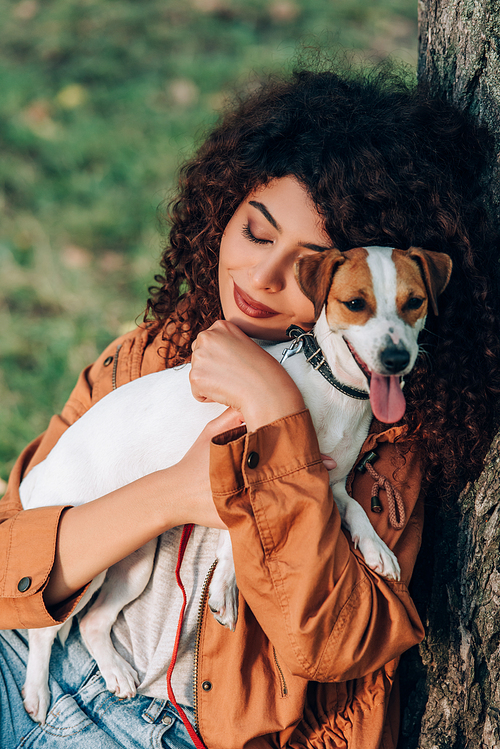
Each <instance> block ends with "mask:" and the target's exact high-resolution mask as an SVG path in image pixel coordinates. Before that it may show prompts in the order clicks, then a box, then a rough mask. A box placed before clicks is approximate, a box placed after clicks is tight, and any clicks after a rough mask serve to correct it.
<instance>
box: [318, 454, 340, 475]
mask: <svg viewBox="0 0 500 749" xmlns="http://www.w3.org/2000/svg"><path fill="white" fill-rule="evenodd" d="M321 460H322V461H323V465H324V466H325V468H326V469H327V470H328V471H333V469H334V468H337V464H336V462H335V461H334V459H333V458H330V456H329V455H324V454H323V453H321Z"/></svg>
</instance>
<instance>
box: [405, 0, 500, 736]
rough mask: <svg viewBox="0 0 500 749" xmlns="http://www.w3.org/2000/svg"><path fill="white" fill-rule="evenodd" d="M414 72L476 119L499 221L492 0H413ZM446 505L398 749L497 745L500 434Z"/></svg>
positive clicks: (498, 25)
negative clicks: (476, 472)
mask: <svg viewBox="0 0 500 749" xmlns="http://www.w3.org/2000/svg"><path fill="white" fill-rule="evenodd" d="M419 44H420V48H419V63H418V76H419V80H425V81H426V82H427V83H428V84H429V85H430V87H431V90H432V91H433V92H434V93H436V94H438V95H439V96H444V98H446V99H447V100H448V101H452V102H454V103H455V104H457V105H458V106H459V107H460V108H462V109H464V110H466V111H468V112H470V113H471V114H473V115H474V116H476V117H478V118H479V120H480V121H481V122H483V123H485V124H486V125H487V126H488V127H489V129H490V131H491V132H492V133H493V135H494V137H495V142H496V154H497V157H496V159H494V160H493V161H492V163H491V165H490V167H489V169H488V171H487V173H486V174H484V175H481V178H482V180H483V184H484V188H485V202H486V205H487V207H488V209H489V210H490V212H491V214H492V216H493V218H494V220H496V221H497V222H498V221H500V0H420V2H419ZM485 466H486V467H485V469H484V471H483V473H482V475H481V477H480V478H479V479H478V481H477V482H475V483H474V484H471V485H468V486H467V487H465V489H464V490H463V492H462V493H461V494H460V496H459V497H458V499H457V502H456V504H455V505H453V509H449V508H448V509H441V508H439V507H437V506H433V504H432V502H431V505H430V507H429V508H428V512H427V518H426V532H425V536H424V543H423V548H422V553H421V555H420V559H419V562H418V565H417V569H416V572H415V578H414V587H413V590H412V593H413V595H414V597H415V600H416V602H417V606H418V607H419V610H420V613H421V615H422V618H423V621H424V625H425V627H426V633H427V634H426V639H425V641H424V642H423V644H422V645H421V646H420V648H419V649H418V651H417V649H416V648H415V649H413V651H410V653H409V654H407V655H406V656H405V657H404V658H403V662H402V684H403V690H402V697H403V706H404V720H403V726H402V737H401V740H400V744H399V745H398V748H400V749H466V748H467V749H486V748H488V749H499V748H500V560H499V548H500V504H499V501H500V433H499V434H498V435H497V437H496V438H495V440H494V441H493V444H492V446H491V449H490V453H489V455H488V456H487V459H486V462H485Z"/></svg>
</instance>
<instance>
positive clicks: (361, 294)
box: [327, 247, 377, 330]
mask: <svg viewBox="0 0 500 749" xmlns="http://www.w3.org/2000/svg"><path fill="white" fill-rule="evenodd" d="M344 256H345V258H346V263H345V265H343V266H342V268H339V270H338V272H337V273H336V274H335V276H334V278H333V279H332V283H331V286H330V292H329V294H328V302H327V310H328V312H327V317H328V324H329V325H330V327H331V328H332V330H334V329H336V328H337V329H338V328H340V329H345V328H349V327H350V326H351V325H364V324H365V323H366V322H367V321H368V320H369V319H370V317H373V316H374V315H376V314H377V300H376V299H375V294H374V292H373V279H372V274H371V270H370V268H369V266H368V263H367V261H366V259H367V257H368V251H367V250H366V249H365V248H364V247H356V248H354V249H352V250H348V251H347V252H345V253H344Z"/></svg>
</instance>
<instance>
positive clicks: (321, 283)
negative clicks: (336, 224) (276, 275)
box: [295, 247, 346, 319]
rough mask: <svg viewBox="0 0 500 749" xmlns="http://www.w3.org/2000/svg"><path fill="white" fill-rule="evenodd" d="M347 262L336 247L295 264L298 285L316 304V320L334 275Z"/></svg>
mask: <svg viewBox="0 0 500 749" xmlns="http://www.w3.org/2000/svg"><path fill="white" fill-rule="evenodd" d="M345 261H346V258H345V255H344V253H342V252H340V250H337V249H336V248H335V247H334V248H332V249H331V250H326V251H325V252H319V253H318V254H315V255H305V256H304V257H301V258H299V259H298V260H297V262H296V263H295V277H296V279H297V283H298V284H299V288H300V290H301V291H302V293H303V294H305V296H306V297H307V298H308V299H310V300H311V302H312V303H313V304H314V315H315V318H316V319H318V317H319V314H320V312H321V310H322V309H323V307H324V305H325V303H326V299H327V296H328V292H329V290H330V286H331V283H332V278H333V275H334V273H335V272H336V270H337V268H339V267H340V266H341V265H342V264H343V263H345Z"/></svg>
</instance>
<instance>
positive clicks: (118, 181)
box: [0, 0, 417, 493]
mask: <svg viewBox="0 0 500 749" xmlns="http://www.w3.org/2000/svg"><path fill="white" fill-rule="evenodd" d="M416 16H417V8H416V2H415V1H414V0H411V2H410V0H371V1H368V0H274V1H269V0H141V1H140V2H138V1H137V0H135V1H134V0H45V1H44V2H41V0H17V1H16V2H12V1H10V2H9V1H7V0H0V18H2V23H1V24H0V142H1V146H2V158H1V159H0V219H1V220H0V329H1V330H2V335H1V337H0V361H1V369H0V424H1V428H0V493H1V489H2V483H1V481H2V479H4V480H5V479H6V478H7V476H8V473H9V471H10V469H11V467H12V465H13V462H14V459H15V457H16V456H17V455H18V453H19V452H20V450H21V449H22V448H23V447H24V445H25V444H26V443H27V442H28V441H30V440H31V439H32V438H33V437H34V436H36V434H38V433H39V432H41V431H42V430H43V429H44V428H45V426H46V424H47V423H48V420H49V418H50V416H51V415H52V414H53V413H54V412H57V411H58V410H59V409H60V408H61V407H62V405H63V404H64V402H65V400H66V398H67V396H68V394H69V392H70V390H71V387H72V385H73V384H74V382H75V380H76V377H77V375H78V373H79V371H80V370H81V369H82V368H83V367H84V366H85V365H86V364H88V363H90V362H91V361H92V360H93V359H94V358H95V357H96V356H97V354H98V353H99V352H100V350H102V348H103V347H104V346H105V345H106V344H107V343H108V342H110V341H111V340H112V339H113V338H115V337H116V336H117V335H119V334H120V333H122V332H125V330H127V329H131V328H132V327H133V326H134V321H135V320H136V319H137V318H140V315H141V312H142V310H143V307H144V304H145V300H146V296H147V286H148V283H149V282H150V281H151V280H152V277H153V274H154V272H155V269H156V264H157V258H158V256H159V253H160V238H159V235H158V233H157V229H156V221H157V218H156V211H157V206H158V205H159V204H160V203H161V202H162V201H163V200H164V199H165V197H166V196H167V195H168V194H169V192H170V191H171V190H172V188H173V186H174V184H175V175H176V169H177V167H178V165H179V164H180V163H181V162H182V161H183V160H184V159H185V158H186V157H187V156H188V155H189V154H190V153H191V152H192V150H193V148H194V145H195V144H196V143H197V142H199V141H200V139H201V138H202V137H203V133H204V132H206V130H207V129H208V128H210V126H211V125H212V124H213V123H214V122H215V120H216V118H217V116H218V115H217V113H218V110H220V108H221V107H222V106H223V104H224V101H225V100H226V98H227V96H228V95H229V94H230V93H231V92H232V91H233V90H234V89H235V88H240V89H241V88H244V87H245V86H248V85H252V81H254V82H255V80H256V79H258V77H259V76H260V75H262V74H263V73H264V72H266V71H267V72H269V71H272V70H277V69H281V68H283V67H284V66H289V65H290V64H291V61H293V59H294V57H295V56H296V53H297V49H298V48H300V47H301V45H306V46H307V45H312V46H316V45H318V43H319V44H322V45H323V46H324V47H328V48H330V49H336V50H340V51H342V50H348V51H352V52H353V53H354V54H360V55H361V54H363V55H364V56H367V57H368V58H369V59H371V60H379V59H382V58H383V57H385V56H386V55H387V54H392V55H393V56H395V57H396V58H400V59H402V60H404V61H405V62H407V63H409V64H410V65H413V66H414V65H415V64H416V43H417V42H416V39H417V21H416Z"/></svg>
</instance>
